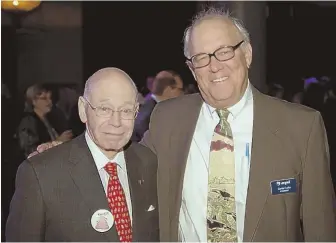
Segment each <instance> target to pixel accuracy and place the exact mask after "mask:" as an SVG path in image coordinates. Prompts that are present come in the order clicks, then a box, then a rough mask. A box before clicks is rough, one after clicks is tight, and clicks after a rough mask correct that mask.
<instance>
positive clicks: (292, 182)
mask: <svg viewBox="0 0 336 243" xmlns="http://www.w3.org/2000/svg"><path fill="white" fill-rule="evenodd" d="M271 192H272V195H278V194H284V193H291V192H296V179H294V178H290V179H283V180H277V181H271Z"/></svg>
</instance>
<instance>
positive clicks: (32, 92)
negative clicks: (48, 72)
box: [24, 84, 51, 112]
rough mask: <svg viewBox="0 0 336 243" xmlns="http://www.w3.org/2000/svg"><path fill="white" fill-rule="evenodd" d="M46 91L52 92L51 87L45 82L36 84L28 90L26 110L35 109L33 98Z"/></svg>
mask: <svg viewBox="0 0 336 243" xmlns="http://www.w3.org/2000/svg"><path fill="white" fill-rule="evenodd" d="M44 92H51V90H50V88H48V87H47V85H44V84H34V85H32V86H30V87H28V89H27V90H26V101H25V108H24V111H25V112H31V111H33V109H34V107H33V100H34V99H36V97H38V96H39V95H41V94H42V93H44Z"/></svg>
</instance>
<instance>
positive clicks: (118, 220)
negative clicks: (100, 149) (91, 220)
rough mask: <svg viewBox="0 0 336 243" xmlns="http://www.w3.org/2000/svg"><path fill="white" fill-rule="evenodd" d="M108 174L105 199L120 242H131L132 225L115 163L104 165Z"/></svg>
mask: <svg viewBox="0 0 336 243" xmlns="http://www.w3.org/2000/svg"><path fill="white" fill-rule="evenodd" d="M104 169H105V170H106V171H107V173H108V174H109V175H110V179H109V181H108V187H107V201H108V204H109V207H110V209H111V212H112V214H113V217H114V223H115V226H116V229H117V232H118V235H119V239H120V241H121V242H132V225H131V218H130V216H129V213H128V208H127V201H126V197H125V193H124V190H123V188H122V186H121V183H120V181H119V178H118V173H117V164H116V163H111V162H109V163H107V164H106V165H105V167H104Z"/></svg>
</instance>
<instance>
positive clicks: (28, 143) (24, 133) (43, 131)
mask: <svg viewBox="0 0 336 243" xmlns="http://www.w3.org/2000/svg"><path fill="white" fill-rule="evenodd" d="M55 112H57V110H55ZM55 117H56V116H55V113H54V111H53V112H50V115H47V119H48V121H49V123H50V125H51V126H52V127H53V128H54V129H55V130H56V131H57V133H58V134H59V135H60V134H61V133H62V132H64V131H65V130H66V127H64V126H59V125H57V123H59V124H60V121H61V120H62V119H61V118H60V119H58V120H56V119H55ZM17 137H18V140H19V145H20V147H21V149H22V151H23V152H24V154H25V156H26V157H28V155H29V154H31V153H32V152H34V151H36V148H37V146H38V145H40V144H42V143H46V142H50V141H51V137H50V135H49V133H48V129H47V127H46V126H45V125H44V123H43V122H42V121H41V119H40V118H39V117H38V116H37V115H36V113H35V112H27V113H25V114H24V117H23V118H22V120H21V122H20V124H19V126H18V129H17Z"/></svg>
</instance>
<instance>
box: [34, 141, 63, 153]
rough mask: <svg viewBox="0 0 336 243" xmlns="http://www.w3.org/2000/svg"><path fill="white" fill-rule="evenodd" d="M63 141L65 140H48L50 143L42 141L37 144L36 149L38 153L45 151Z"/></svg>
mask: <svg viewBox="0 0 336 243" xmlns="http://www.w3.org/2000/svg"><path fill="white" fill-rule="evenodd" d="M62 143H63V142H61V141H52V142H48V143H42V144H40V145H39V146H37V149H36V150H37V152H38V153H42V152H44V151H46V150H48V149H50V148H52V147H55V146H57V145H60V144H62Z"/></svg>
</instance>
